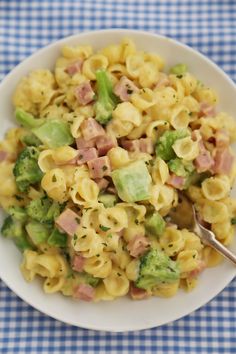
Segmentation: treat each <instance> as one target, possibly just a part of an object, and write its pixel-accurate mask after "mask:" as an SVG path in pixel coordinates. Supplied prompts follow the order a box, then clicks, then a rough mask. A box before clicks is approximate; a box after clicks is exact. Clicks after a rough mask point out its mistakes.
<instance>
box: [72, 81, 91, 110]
mask: <svg viewBox="0 0 236 354" xmlns="http://www.w3.org/2000/svg"><path fill="white" fill-rule="evenodd" d="M74 94H75V97H76V99H77V101H78V102H79V103H80V104H81V105H82V106H85V105H86V104H88V103H90V102H92V101H93V98H94V91H93V89H92V87H91V84H90V81H85V82H82V83H81V84H80V85H79V86H77V87H76V88H75V91H74Z"/></svg>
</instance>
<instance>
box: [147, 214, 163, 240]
mask: <svg viewBox="0 0 236 354" xmlns="http://www.w3.org/2000/svg"><path fill="white" fill-rule="evenodd" d="M165 226H166V223H165V220H164V219H163V217H162V216H161V215H160V214H159V213H157V212H155V213H153V214H152V215H151V216H149V217H147V219H146V221H145V229H146V230H147V232H149V233H150V234H152V235H155V236H161V235H162V234H163V232H164V230H165Z"/></svg>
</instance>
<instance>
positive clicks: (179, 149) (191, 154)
mask: <svg viewBox="0 0 236 354" xmlns="http://www.w3.org/2000/svg"><path fill="white" fill-rule="evenodd" d="M173 150H174V152H175V153H176V155H177V156H178V157H180V158H182V159H184V160H187V161H191V160H194V159H195V158H196V157H197V156H198V155H199V145H198V142H197V141H193V140H192V139H191V138H190V137H186V138H183V139H178V140H176V142H175V143H174V145H173Z"/></svg>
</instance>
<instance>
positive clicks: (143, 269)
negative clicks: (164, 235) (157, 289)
mask: <svg viewBox="0 0 236 354" xmlns="http://www.w3.org/2000/svg"><path fill="white" fill-rule="evenodd" d="M179 277H180V270H179V267H178V264H177V263H176V262H175V261H172V260H171V259H170V257H168V256H167V255H166V254H165V253H164V252H162V251H159V250H157V249H151V250H150V251H149V252H148V253H146V254H145V255H144V256H142V257H141V261H140V268H139V276H138V279H137V280H136V282H135V285H136V286H137V287H138V288H142V289H146V290H152V288H153V287H154V286H156V285H158V284H160V283H172V282H175V281H176V280H178V279H179Z"/></svg>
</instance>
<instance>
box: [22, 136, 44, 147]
mask: <svg viewBox="0 0 236 354" xmlns="http://www.w3.org/2000/svg"><path fill="white" fill-rule="evenodd" d="M21 142H22V143H23V144H24V145H26V146H36V147H38V146H40V145H42V143H41V141H40V140H39V139H38V138H37V136H35V135H34V134H27V135H25V136H23V138H21Z"/></svg>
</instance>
